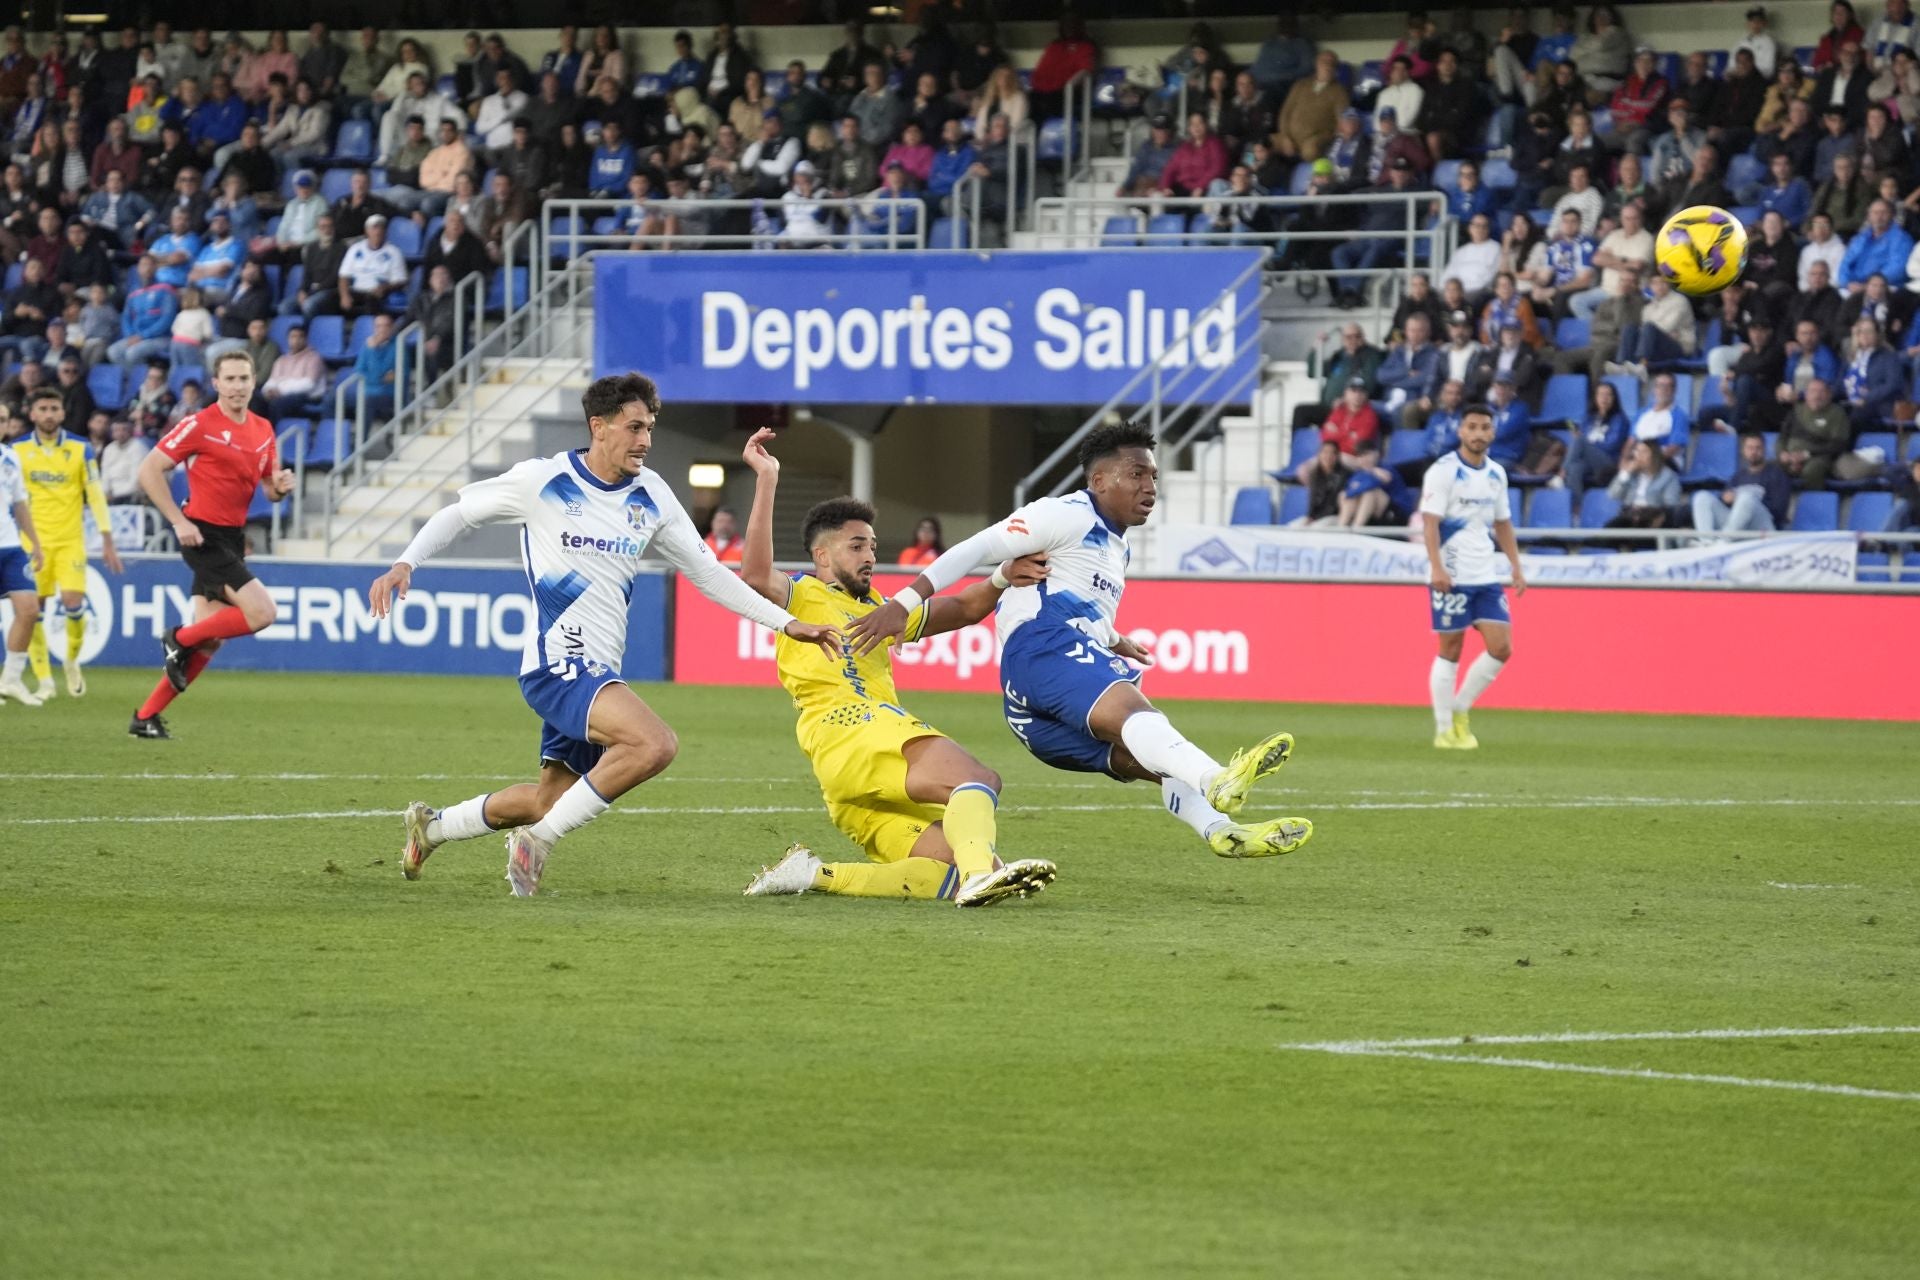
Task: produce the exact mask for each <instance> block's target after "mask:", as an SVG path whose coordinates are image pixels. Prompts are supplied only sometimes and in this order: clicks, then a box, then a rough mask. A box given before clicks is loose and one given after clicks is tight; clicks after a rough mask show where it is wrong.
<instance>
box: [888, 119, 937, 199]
mask: <svg viewBox="0 0 1920 1280" xmlns="http://www.w3.org/2000/svg"><path fill="white" fill-rule="evenodd" d="M891 165H898V166H900V168H901V169H903V170H904V171H905V172H906V175H907V177H909V178H911V179H912V180H913V184H914V186H915V187H924V186H925V185H926V184H927V179H928V178H929V177H931V176H932V175H933V148H932V147H930V146H928V145H927V144H926V139H925V136H924V135H923V134H922V133H921V131H920V123H919V121H917V120H909V121H907V123H906V124H905V125H903V126H902V127H901V130H900V141H898V142H896V143H894V144H893V145H892V146H891V147H888V148H887V154H886V157H885V158H884V159H882V160H881V162H880V168H881V169H882V170H883V171H884V170H885V169H887V168H888V167H889V166H891Z"/></svg>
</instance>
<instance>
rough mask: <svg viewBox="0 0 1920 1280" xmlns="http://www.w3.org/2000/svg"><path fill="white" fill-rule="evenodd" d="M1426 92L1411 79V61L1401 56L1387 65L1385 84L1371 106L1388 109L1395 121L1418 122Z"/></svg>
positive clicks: (1375, 108)
mask: <svg viewBox="0 0 1920 1280" xmlns="http://www.w3.org/2000/svg"><path fill="white" fill-rule="evenodd" d="M1426 98H1427V91H1426V90H1425V89H1422V88H1421V87H1420V83H1419V81H1417V80H1415V79H1414V78H1413V61H1412V59H1410V58H1407V57H1406V56H1404V55H1402V56H1401V57H1398V58H1395V59H1393V61H1391V62H1389V63H1388V64H1387V83H1386V86H1385V87H1384V88H1382V89H1381V90H1380V92H1379V93H1378V94H1376V95H1374V99H1373V106H1374V110H1375V111H1376V112H1377V111H1379V110H1380V108H1382V107H1385V108H1388V109H1390V110H1391V111H1392V112H1393V113H1394V116H1395V118H1396V119H1400V120H1418V119H1419V118H1420V106H1421V104H1422V103H1424V102H1425V101H1426Z"/></svg>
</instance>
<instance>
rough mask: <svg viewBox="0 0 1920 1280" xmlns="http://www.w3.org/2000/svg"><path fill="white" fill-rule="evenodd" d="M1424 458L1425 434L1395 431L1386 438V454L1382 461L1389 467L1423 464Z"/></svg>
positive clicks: (1425, 456)
mask: <svg viewBox="0 0 1920 1280" xmlns="http://www.w3.org/2000/svg"><path fill="white" fill-rule="evenodd" d="M1426 458H1427V437H1426V433H1425V432H1421V431H1395V432H1393V433H1392V434H1390V435H1388V436H1387V453H1386V457H1385V459H1384V461H1385V462H1386V465H1388V466H1389V467H1401V466H1405V465H1406V464H1408V463H1410V462H1425V461H1426Z"/></svg>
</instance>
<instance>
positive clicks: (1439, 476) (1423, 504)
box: [1420, 465, 1453, 516]
mask: <svg viewBox="0 0 1920 1280" xmlns="http://www.w3.org/2000/svg"><path fill="white" fill-rule="evenodd" d="M1449 471H1450V468H1447V467H1442V466H1438V465H1435V466H1431V467H1428V468H1427V474H1426V478H1425V479H1423V480H1421V481H1420V513H1421V514H1422V515H1429V516H1444V515H1446V514H1447V503H1448V501H1450V500H1451V499H1452V497H1453V479H1452V477H1451V475H1449V474H1443V473H1446V472H1449Z"/></svg>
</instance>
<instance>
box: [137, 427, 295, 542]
mask: <svg viewBox="0 0 1920 1280" xmlns="http://www.w3.org/2000/svg"><path fill="white" fill-rule="evenodd" d="M155 447H156V448H157V449H159V450H160V452H161V453H164V454H166V455H167V457H169V458H171V459H173V461H174V462H176V463H185V464H186V467H187V501H186V503H185V505H184V506H182V507H181V510H182V511H184V512H186V514H187V516H188V518H189V519H193V520H201V521H204V522H206V523H207V524H219V525H229V526H235V527H237V526H239V525H243V524H245V523H246V522H247V508H248V507H249V506H251V505H253V490H254V486H255V485H257V484H259V483H260V482H261V481H262V480H265V479H267V478H268V477H269V476H271V475H272V474H273V473H274V471H275V470H276V469H277V468H278V467H279V465H280V462H279V457H278V451H277V450H276V449H275V447H274V439H273V424H271V423H269V422H268V421H267V420H266V419H265V418H263V417H261V416H260V415H259V414H257V413H254V412H252V411H251V410H249V411H248V413H247V416H246V417H245V418H244V419H242V420H241V421H239V422H235V421H234V420H233V419H232V418H229V417H228V416H227V411H226V410H225V409H222V408H221V407H220V406H219V405H217V404H216V405H210V406H208V407H207V408H205V409H202V410H200V412H198V413H196V414H194V415H192V416H191V417H186V418H182V419H180V421H179V422H178V423H177V424H176V425H175V426H174V428H173V430H171V431H169V432H167V434H166V435H164V436H162V437H160V443H159V444H158V445H156V446H155Z"/></svg>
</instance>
